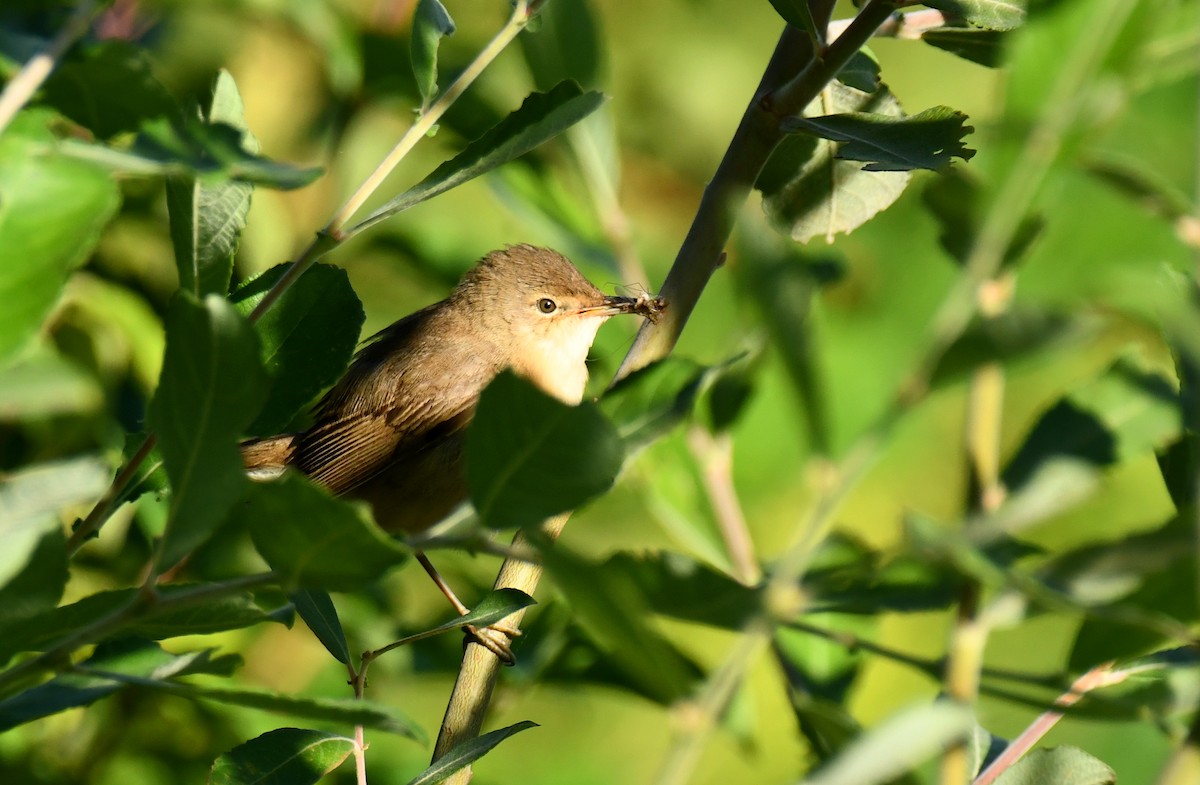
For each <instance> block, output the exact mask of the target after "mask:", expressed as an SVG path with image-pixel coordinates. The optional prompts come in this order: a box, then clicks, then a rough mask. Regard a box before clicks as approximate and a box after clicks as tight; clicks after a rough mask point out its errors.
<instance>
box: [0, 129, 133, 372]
mask: <svg viewBox="0 0 1200 785" xmlns="http://www.w3.org/2000/svg"><path fill="white" fill-rule="evenodd" d="M52 118H53V115H52V114H51V113H50V112H47V111H45V110H26V111H23V112H21V113H20V114H18V115H17V117H16V118H15V119H14V120H13V122H12V124H11V125H10V126H9V127H8V128H7V129H6V130H5V131H4V133H3V134H2V135H0V248H3V249H4V263H3V264H0V302H3V303H4V318H3V319H2V320H0V367H3V366H4V365H7V364H8V362H9V360H10V359H11V358H12V357H13V356H15V355H16V354H17V353H18V352H19V351H20V350H21V349H22V348H23V347H24V346H25V344H26V343H28V342H29V340H30V339H31V338H32V337H33V336H34V334H35V333H36V332H37V329H38V327H39V326H41V324H42V321H43V320H44V319H45V318H46V316H47V315H48V314H49V313H50V309H51V308H52V307H53V306H54V304H55V303H56V302H57V301H58V298H59V295H60V293H61V292H62V288H63V284H64V283H65V282H66V280H67V275H68V274H69V273H70V272H71V271H72V270H74V269H75V268H76V267H77V266H79V264H80V263H82V262H83V261H84V260H86V259H87V258H88V256H89V255H90V254H91V252H92V249H93V248H94V247H95V246H96V242H97V240H98V239H99V236H100V230H101V229H102V228H103V227H104V225H105V224H107V223H108V219H109V218H111V217H112V215H113V213H115V212H116V209H117V206H118V204H120V195H119V192H118V190H117V186H116V184H115V183H114V182H113V181H112V178H110V177H109V176H108V174H107V173H106V172H104V171H103V170H102V169H100V168H98V167H95V166H92V165H90V164H87V163H84V162H82V161H75V160H72V159H70V158H66V157H64V156H62V155H58V154H57V153H55V152H54V149H53V142H54V138H53V136H52V135H51V134H50V132H49V131H48V130H46V125H47V123H49V122H50V121H51V120H52Z"/></svg>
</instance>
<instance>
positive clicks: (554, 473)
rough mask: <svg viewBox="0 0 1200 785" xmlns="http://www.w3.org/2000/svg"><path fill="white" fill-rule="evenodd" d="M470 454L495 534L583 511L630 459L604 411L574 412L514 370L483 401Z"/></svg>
mask: <svg viewBox="0 0 1200 785" xmlns="http://www.w3.org/2000/svg"><path fill="white" fill-rule="evenodd" d="M466 455H467V482H468V485H469V487H470V490H471V500H472V501H473V502H474V504H475V509H476V511H477V512H478V513H479V517H480V519H481V520H482V521H483V523H484V524H485V525H487V526H491V527H493V528H510V527H517V526H527V525H531V524H535V523H539V522H541V521H543V520H545V519H546V518H548V517H550V516H551V515H556V514H558V513H560V512H566V511H568V510H573V509H575V508H576V507H578V506H580V505H581V504H583V503H584V502H586V501H588V500H589V499H591V498H593V497H595V496H598V495H599V494H601V493H603V492H604V491H606V490H608V489H609V488H610V487H611V486H612V484H613V481H614V480H615V479H616V477H617V472H619V471H620V470H621V463H622V461H623V459H624V454H623V450H622V446H621V438H620V436H618V434H617V431H616V429H615V428H614V427H613V426H612V424H611V423H610V422H609V421H608V420H607V419H606V418H605V417H604V415H603V414H601V413H600V410H599V408H597V407H596V406H595V405H593V404H591V403H582V404H580V405H579V406H568V405H567V404H565V403H563V402H561V401H559V400H557V399H556V398H553V397H551V396H549V395H547V394H546V393H544V392H542V391H541V390H539V389H537V388H536V387H535V386H534V385H533V384H532V383H531V382H528V381H526V380H525V379H522V378H521V377H519V376H517V375H516V374H514V373H512V372H511V371H505V372H504V373H501V374H500V375H499V376H497V377H496V378H495V379H494V380H493V381H492V382H491V384H489V385H488V386H487V388H486V389H484V391H483V394H482V395H481V396H480V399H479V406H478V408H477V409H476V411H475V417H474V419H473V420H472V422H471V425H470V428H469V430H468V432H467V447H466Z"/></svg>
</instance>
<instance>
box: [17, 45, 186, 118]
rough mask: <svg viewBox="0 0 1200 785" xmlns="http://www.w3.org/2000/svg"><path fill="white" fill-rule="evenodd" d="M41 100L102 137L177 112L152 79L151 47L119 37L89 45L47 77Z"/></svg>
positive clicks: (169, 98)
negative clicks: (148, 52)
mask: <svg viewBox="0 0 1200 785" xmlns="http://www.w3.org/2000/svg"><path fill="white" fill-rule="evenodd" d="M101 97H102V98H101ZM98 99H99V100H98ZM41 103H44V104H48V105H50V106H53V107H54V108H55V109H57V110H59V111H60V112H62V113H63V114H65V115H66V116H67V117H69V118H71V119H72V120H74V121H75V122H77V123H79V124H80V125H82V126H85V127H87V128H88V129H89V130H90V131H91V132H92V133H94V134H95V135H96V136H97V137H99V138H101V139H108V138H109V137H112V136H115V135H116V134H119V133H123V132H127V131H136V130H137V128H138V126H140V125H141V124H142V123H143V122H145V121H146V120H150V119H153V118H155V117H164V116H167V117H170V116H177V115H178V113H179V109H178V106H177V105H176V103H175V100H174V99H173V98H172V97H171V94H170V93H169V92H168V91H167V89H166V88H165V87H163V85H162V84H161V83H160V82H159V81H158V80H157V79H155V78H154V74H153V73H152V72H151V69H150V58H149V57H148V56H147V51H146V50H145V49H142V48H140V47H137V46H134V45H133V44H131V43H129V42H127V41H115V40H109V41H101V42H100V43H96V44H92V45H89V46H85V47H83V48H82V49H81V50H80V52H79V53H78V54H77V55H76V56H72V57H69V58H68V59H67V60H66V62H64V63H63V64H62V65H61V66H59V67H58V68H56V69H55V70H54V73H53V74H52V75H51V76H50V78H49V79H47V80H46V84H45V87H44V88H43V92H42V98H41Z"/></svg>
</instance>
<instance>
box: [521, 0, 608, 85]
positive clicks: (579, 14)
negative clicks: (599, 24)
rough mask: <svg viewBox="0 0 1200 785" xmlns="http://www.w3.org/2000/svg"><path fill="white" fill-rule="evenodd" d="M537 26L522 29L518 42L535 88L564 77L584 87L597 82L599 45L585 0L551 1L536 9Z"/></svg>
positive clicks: (592, 16) (594, 20) (553, 82)
mask: <svg viewBox="0 0 1200 785" xmlns="http://www.w3.org/2000/svg"><path fill="white" fill-rule="evenodd" d="M538 22H539V25H538V29H537V30H530V29H529V28H528V27H527V28H525V29H524V30H522V31H521V34H520V36H518V38H517V42H518V43H520V45H521V53H522V54H524V55H525V62H526V64H527V65H528V66H529V71H530V73H531V74H533V83H534V86H535V87H537V89H538V90H542V91H545V90H550V89H551V88H553V87H554V86H555V85H556V84H558V83H559V82H562V81H563V80H567V79H569V80H571V81H573V82H575V83H576V84H578V85H580V86H582V87H584V88H588V89H590V88H593V87H595V86H596V85H597V84H598V83H599V82H600V60H601V45H600V35H599V32H598V31H597V29H596V19H595V17H594V15H593V13H592V9H591V4H590V3H589V2H587V0H554V2H552V3H548V4H546V5H544V6H543V7H542V9H541V10H540V11H539V12H538Z"/></svg>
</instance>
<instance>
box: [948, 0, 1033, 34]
mask: <svg viewBox="0 0 1200 785" xmlns="http://www.w3.org/2000/svg"><path fill="white" fill-rule="evenodd" d="M924 5H927V6H929V7H930V8H936V9H938V10H939V11H941V12H943V13H944V14H946V16H947V17H949V18H950V19H953V20H956V21H958V20H961V21H964V22H966V23H967V24H969V25H971V26H972V27H982V28H983V29H985V30H1012V29H1014V28H1016V27H1020V26H1021V24H1022V23H1024V21H1025V3H1024V1H1023V0H933V2H929V3H924Z"/></svg>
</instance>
